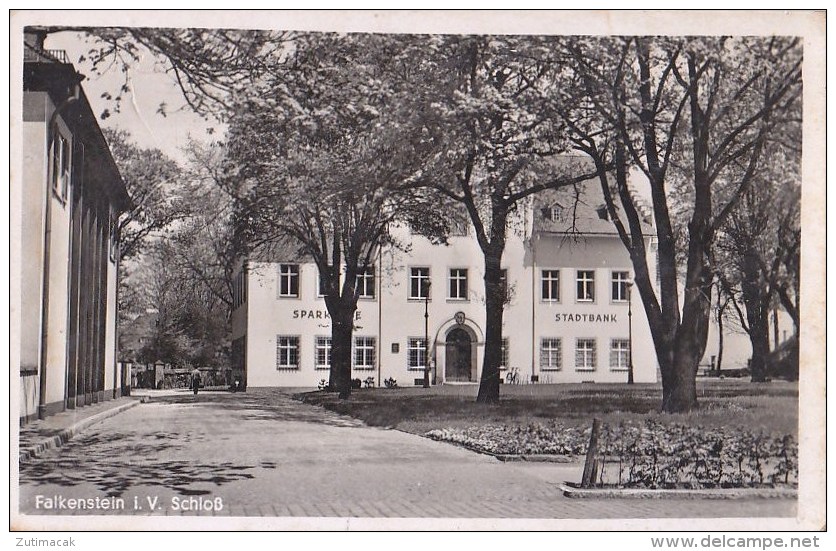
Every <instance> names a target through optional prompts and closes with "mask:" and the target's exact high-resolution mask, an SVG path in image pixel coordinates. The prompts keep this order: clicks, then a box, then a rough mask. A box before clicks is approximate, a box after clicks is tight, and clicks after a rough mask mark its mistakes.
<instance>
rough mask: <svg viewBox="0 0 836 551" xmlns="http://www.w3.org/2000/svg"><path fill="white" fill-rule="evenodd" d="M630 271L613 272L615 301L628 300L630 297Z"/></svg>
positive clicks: (613, 297)
mask: <svg viewBox="0 0 836 551" xmlns="http://www.w3.org/2000/svg"><path fill="white" fill-rule="evenodd" d="M629 282H630V272H613V273H612V300H613V302H626V301H627V299H628V298H629V296H630V295H629V293H630V288H629Z"/></svg>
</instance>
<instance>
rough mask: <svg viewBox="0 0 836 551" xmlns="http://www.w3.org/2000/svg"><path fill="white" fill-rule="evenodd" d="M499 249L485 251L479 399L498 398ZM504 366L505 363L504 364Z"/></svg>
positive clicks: (502, 297)
mask: <svg viewBox="0 0 836 551" xmlns="http://www.w3.org/2000/svg"><path fill="white" fill-rule="evenodd" d="M501 261H502V250H501V249H500V250H499V251H496V250H490V251H488V252H486V253H485V316H486V319H485V358H484V361H483V363H482V378H481V380H480V381H479V394H478V395H477V397H476V401H477V402H479V403H494V402H498V401H499V377H500V374H499V365H500V363H501V362H502V314H503V310H504V308H505V298H506V294H507V290H506V289H505V287H506V285H507V284H506V283H504V282H503V281H502V270H501V268H500V264H501ZM506 367H507V366H506Z"/></svg>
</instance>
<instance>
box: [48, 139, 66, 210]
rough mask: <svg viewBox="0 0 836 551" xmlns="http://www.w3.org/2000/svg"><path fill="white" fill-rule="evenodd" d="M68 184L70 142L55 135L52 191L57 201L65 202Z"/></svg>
mask: <svg viewBox="0 0 836 551" xmlns="http://www.w3.org/2000/svg"><path fill="white" fill-rule="evenodd" d="M69 184H70V142H69V140H67V139H66V138H65V137H64V136H62V135H61V134H59V133H58V132H57V131H56V133H55V141H54V143H53V151H52V189H53V191H54V192H55V194H56V195H57V196H58V198H59V199H61V200H62V201H66V199H67V191H68V188H69Z"/></svg>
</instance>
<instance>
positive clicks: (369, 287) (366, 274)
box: [357, 268, 374, 298]
mask: <svg viewBox="0 0 836 551" xmlns="http://www.w3.org/2000/svg"><path fill="white" fill-rule="evenodd" d="M357 296H358V297H360V298H374V268H362V269H361V270H360V273H358V274H357Z"/></svg>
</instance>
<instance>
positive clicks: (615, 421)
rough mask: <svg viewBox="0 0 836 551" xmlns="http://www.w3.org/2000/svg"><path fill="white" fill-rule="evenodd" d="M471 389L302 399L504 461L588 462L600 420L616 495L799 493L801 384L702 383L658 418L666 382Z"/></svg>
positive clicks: (598, 476) (602, 468)
mask: <svg viewBox="0 0 836 551" xmlns="http://www.w3.org/2000/svg"><path fill="white" fill-rule="evenodd" d="M477 390H478V389H477V387H476V386H469V385H468V386H465V385H462V386H453V385H448V386H440V387H434V388H430V389H423V388H394V389H389V388H384V389H380V388H377V389H360V390H357V391H355V392H354V393H353V394H352V396H351V397H350V399H348V400H340V399H339V398H337V396H336V395H335V394H333V393H327V392H322V391H319V392H310V393H305V394H299V395H297V398H298V399H301V400H303V401H305V402H307V403H310V404H316V405H319V406H321V407H325V408H327V409H329V410H332V411H336V412H338V413H342V414H345V415H349V416H352V417H355V418H358V419H362V420H363V421H365V422H366V423H367V424H369V425H376V426H386V427H394V428H397V429H400V430H404V431H407V432H411V433H414V434H419V435H422V436H425V437H428V438H432V439H434V440H441V441H445V442H449V443H452V444H457V445H461V446H465V447H467V448H469V449H472V450H475V451H481V452H485V453H492V454H497V455H501V456H505V455H511V456H525V457H530V456H538V457H542V456H543V455H547V456H563V457H566V458H568V460H570V461H571V460H574V461H580V460H581V458H582V457H583V456H584V455H586V451H587V447H588V443H589V441H590V434H591V425H592V420H593V418H598V419H600V420H601V421H602V428H601V434H600V437H599V443H598V449H597V452H596V454H595V467H594V469H593V470H594V473H595V474H594V475H593V483H594V484H595V485H600V486H610V487H619V488H645V489H656V488H743V487H773V488H774V487H776V486H789V487H795V486H796V484H797V480H798V446H797V439H798V385H797V383H788V382H777V381H776V382H772V383H763V384H752V383H749V382H746V381H741V380H731V381H730V380H717V379H710V380H701V381H699V382H698V396H699V404H700V407H699V408H698V409H697V410H696V411H694V412H692V413H691V414H687V415H686V414H665V413H661V412H660V411H659V404H660V401H661V388H660V386H659V385H639V384H637V385H626V384H618V385H603V384H577V385H513V386H503V387H502V389H501V399H500V401H499V403H497V404H490V405H486V404H477V403H476V402H475V397H476V392H477Z"/></svg>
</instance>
